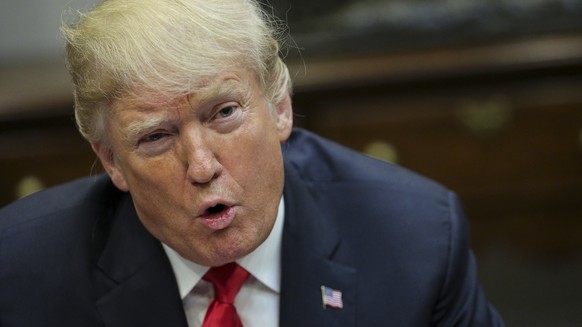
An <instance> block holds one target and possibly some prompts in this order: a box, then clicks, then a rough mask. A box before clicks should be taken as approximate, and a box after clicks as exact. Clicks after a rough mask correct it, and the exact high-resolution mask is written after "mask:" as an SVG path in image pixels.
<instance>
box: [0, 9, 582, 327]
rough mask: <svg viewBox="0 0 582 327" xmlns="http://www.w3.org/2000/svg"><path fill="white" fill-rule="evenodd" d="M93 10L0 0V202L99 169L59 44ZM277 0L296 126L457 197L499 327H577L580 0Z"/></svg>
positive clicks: (581, 222) (581, 224)
mask: <svg viewBox="0 0 582 327" xmlns="http://www.w3.org/2000/svg"><path fill="white" fill-rule="evenodd" d="M95 2H96V1H95V0H51V1H46V0H27V1H18V0H2V2H0V183H1V184H0V185H1V187H0V206H2V205H5V204H7V203H9V202H11V201H13V200H15V199H17V198H18V197H20V196H22V195H24V194H27V193H29V192H32V191H35V190H38V189H41V188H43V187H48V186H51V185H54V184H58V183H61V182H64V181H67V180H70V179H73V178H76V177H80V176H86V175H89V174H95V173H98V172H100V171H101V168H100V166H99V165H98V164H97V163H96V160H95V156H94V155H93V154H92V153H91V151H90V148H89V146H88V145H87V144H86V143H85V142H84V141H83V140H82V138H81V137H80V136H79V135H78V133H77V132H76V130H75V126H74V119H73V115H72V110H73V104H72V98H71V90H70V82H69V78H68V76H67V73H66V69H65V65H64V59H63V42H62V39H61V36H60V34H59V24H60V21H61V15H62V13H63V12H64V11H66V10H67V8H72V9H73V10H85V9H87V8H90V7H91V6H93V5H94V3H95ZM272 4H273V7H274V8H273V9H270V10H272V11H273V12H274V13H275V14H276V15H278V16H279V17H281V18H283V19H285V20H286V21H287V22H288V25H289V30H290V33H291V35H292V36H293V37H292V38H291V39H289V40H287V44H286V45H287V47H288V50H286V51H285V56H286V61H287V62H288V64H289V66H290V69H291V72H292V75H293V77H294V83H295V94H294V110H295V113H296V117H295V121H296V124H297V125H298V126H302V127H305V128H308V129H310V130H312V131H315V132H317V133H319V134H321V135H323V136H326V137H329V138H331V139H334V140H336V141H338V142H340V143H342V144H344V145H346V146H348V147H351V148H353V149H356V150H358V151H362V152H365V153H367V154H369V155H371V156H375V157H377V158H380V159H382V160H386V161H390V162H394V163H396V164H399V165H402V166H404V167H408V168H410V169H412V170H415V171H417V172H419V173H421V174H424V175H426V176H428V177H431V178H433V179H435V180H437V181H439V182H441V183H443V184H445V185H447V186H448V187H450V188H452V189H453V190H455V191H456V192H457V193H458V194H459V195H460V196H461V198H462V200H463V202H464V204H465V209H466V211H467V214H468V217H469V219H470V222H471V225H472V244H473V248H474V250H475V252H476V255H477V257H478V260H479V265H480V274H481V280H482V283H483V286H484V288H485V291H486V292H487V294H488V297H489V299H490V300H491V301H492V302H493V303H494V304H495V305H496V307H497V308H498V309H499V311H501V313H502V315H503V316H504V317H505V319H506V322H507V325H508V326H518V327H519V326H524V327H526V326H527V327H532V326H533V327H535V326H544V327H546V326H553V327H555V326H564V327H565V326H582V0H504V1H501V0H422V1H421V0H419V1H405V0H334V1H329V0H325V1H324V0H318V1H307V0H279V1H276V0H272Z"/></svg>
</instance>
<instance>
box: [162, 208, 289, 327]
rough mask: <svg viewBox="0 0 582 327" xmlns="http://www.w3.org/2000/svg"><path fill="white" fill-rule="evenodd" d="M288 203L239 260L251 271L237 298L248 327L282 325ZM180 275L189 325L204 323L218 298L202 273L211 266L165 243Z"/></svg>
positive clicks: (175, 271)
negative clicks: (283, 244)
mask: <svg viewBox="0 0 582 327" xmlns="http://www.w3.org/2000/svg"><path fill="white" fill-rule="evenodd" d="M284 212H285V203H284V201H283V198H282V197H281V201H280V202H279V211H278V213H277V218H276V220H275V225H274V226H273V230H272V231H271V233H270V234H269V236H268V237H267V239H266V240H265V242H263V244H261V245H259V247H257V248H256V249H255V250H254V251H253V252H251V253H250V254H248V255H247V256H245V257H243V258H241V259H239V260H237V263H238V264H239V265H241V266H242V267H243V268H245V269H246V270H247V271H248V272H249V273H250V276H249V279H248V280H247V281H246V282H245V283H244V284H243V286H242V288H241V290H240V291H239V293H238V294H237V296H236V298H235V300H234V306H235V307H236V310H237V312H238V314H239V316H240V319H241V321H242V323H243V325H244V326H245V327H269V326H278V324H279V293H280V289H281V239H282V236H283V220H284ZM162 245H163V247H164V250H165V251H166V254H167V255H168V258H169V259H170V264H171V265H172V269H173V270H174V274H175V275H176V280H177V282H178V290H179V291H180V296H181V298H182V303H183V305H184V312H185V313H186V319H187V320H188V326H189V327H199V326H202V321H203V320H204V315H205V314H206V309H207V308H208V306H209V305H210V302H212V299H213V298H214V290H213V288H212V284H211V283H209V282H207V281H205V280H203V279H202V276H204V274H205V273H206V271H208V269H210V267H206V266H201V265H199V264H196V263H194V262H192V261H189V260H187V259H184V258H183V257H182V256H180V255H179V254H178V253H177V252H176V251H174V250H173V249H172V248H170V247H169V246H167V245H166V244H163V243H162Z"/></svg>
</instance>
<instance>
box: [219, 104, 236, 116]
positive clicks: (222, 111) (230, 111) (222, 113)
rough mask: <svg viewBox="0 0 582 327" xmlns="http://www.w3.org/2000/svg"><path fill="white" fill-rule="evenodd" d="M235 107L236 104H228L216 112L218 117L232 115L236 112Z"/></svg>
mask: <svg viewBox="0 0 582 327" xmlns="http://www.w3.org/2000/svg"><path fill="white" fill-rule="evenodd" d="M234 110H235V107H234V106H228V107H224V108H222V109H220V110H219V111H218V113H216V117H217V118H226V117H229V116H231V115H232V114H233V113H234Z"/></svg>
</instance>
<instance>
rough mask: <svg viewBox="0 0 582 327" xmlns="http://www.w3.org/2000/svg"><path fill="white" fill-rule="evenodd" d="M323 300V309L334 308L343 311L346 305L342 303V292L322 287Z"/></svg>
mask: <svg viewBox="0 0 582 327" xmlns="http://www.w3.org/2000/svg"><path fill="white" fill-rule="evenodd" d="M321 300H322V301H323V308H324V309H325V308H326V307H332V308H338V309H342V308H343V307H344V303H343V301H342V292H341V291H339V290H334V289H333V288H330V287H327V286H323V285H321Z"/></svg>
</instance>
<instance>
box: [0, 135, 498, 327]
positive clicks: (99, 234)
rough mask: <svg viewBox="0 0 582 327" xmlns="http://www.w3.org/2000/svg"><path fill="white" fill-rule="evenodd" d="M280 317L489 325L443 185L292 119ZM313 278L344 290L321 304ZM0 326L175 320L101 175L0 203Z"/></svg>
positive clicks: (458, 217) (140, 239)
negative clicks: (336, 300) (334, 303)
mask: <svg viewBox="0 0 582 327" xmlns="http://www.w3.org/2000/svg"><path fill="white" fill-rule="evenodd" d="M282 151H283V153H284V157H285V190H284V197H285V207H286V212H285V226H284V231H283V248H282V263H281V264H282V276H281V283H282V285H281V303H280V304H281V311H280V325H281V326H302V327H305V326H396V327H405V326H501V325H502V322H501V319H500V318H499V316H498V315H497V313H496V312H495V310H494V309H493V308H492V307H491V306H490V305H489V303H488V302H487V300H486V298H485V297H484V294H483V292H482V291H481V288H480V287H479V283H478V281H477V274H476V273H477V271H476V265H475V261H474V258H473V255H472V253H471V251H470V249H469V245H468V228H467V223H466V221H465V218H464V216H463V213H462V211H461V208H460V205H459V202H458V200H457V198H456V197H455V195H454V194H453V193H451V192H450V191H448V190H447V189H445V188H443V187H441V186H440V185H438V184H436V183H434V182H431V181H429V180H427V179H425V178H422V177H419V176H417V175H415V174H413V173H411V172H408V171H406V170H404V169H402V168H399V167H397V166H394V165H389V164H386V163H382V162H379V161H376V160H374V159H370V158H367V157H365V156H362V155H360V154H357V153H355V152H352V151H350V150H347V149H345V148H343V147H341V146H339V145H336V144H334V143H331V142H329V141H326V140H324V139H321V138H319V137H317V136H315V135H313V134H310V133H308V132H305V131H302V130H294V132H293V134H292V136H291V138H290V140H289V141H288V142H287V143H285V144H284V145H283V146H282ZM321 286H326V287H330V288H332V289H334V290H338V291H341V292H342V301H343V308H341V309H340V308H332V307H324V306H323V304H322V294H321ZM0 326H2V327H16V326H23V327H24V326H26V327H36V326H42V327H46V326H59V327H66V326H71V327H72V326H74V327H81V326H82V327H92V326H107V327H116V326H119V327H128V326H172V327H174V326H175V327H186V320H185V317H184V313H183V309H182V303H181V300H180V298H179V295H178V289H177V286H176V280H175V277H174V274H173V272H172V269H171V266H170V264H169V262H168V259H167V257H166V255H165V253H164V251H163V249H162V247H161V245H160V242H159V241H157V240H156V239H155V238H153V237H152V236H151V235H150V234H149V233H148V232H147V231H146V230H145V228H144V227H143V226H142V224H141V223H140V222H139V220H138V218H137V215H136V213H135V209H134V207H133V203H132V200H131V197H130V195H129V194H127V193H122V192H120V191H118V190H117V189H116V188H115V187H114V186H113V184H112V183H111V181H110V180H109V178H108V177H107V176H104V175H102V176H95V177H88V178H85V179H81V180H77V181H74V182H72V183H69V184H66V185H63V186H59V187H56V188H53V189H50V190H47V191H43V192H39V193H37V194H34V195H32V196H29V197H28V198H26V199H23V200H21V201H18V202H16V203H13V204H11V205H9V206H8V207H5V208H3V209H2V210H1V211H0Z"/></svg>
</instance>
